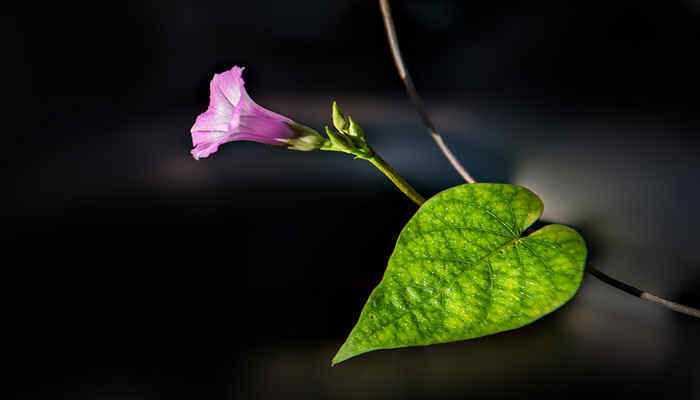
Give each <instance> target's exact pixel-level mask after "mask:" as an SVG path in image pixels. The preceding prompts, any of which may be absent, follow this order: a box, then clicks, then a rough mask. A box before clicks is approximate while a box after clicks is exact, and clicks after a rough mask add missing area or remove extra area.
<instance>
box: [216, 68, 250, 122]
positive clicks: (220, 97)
mask: <svg viewBox="0 0 700 400" xmlns="http://www.w3.org/2000/svg"><path fill="white" fill-rule="evenodd" d="M243 69H244V68H242V67H239V66H235V67H233V68H231V69H230V70H228V71H226V72H223V73H220V74H215V75H214V78H212V80H211V83H210V84H209V91H210V93H211V94H210V102H209V108H210V109H217V110H221V111H228V112H230V111H232V110H233V109H235V108H238V107H239V103H240V100H241V92H242V91H243V90H245V89H244V88H243V85H244V82H243V78H242V77H241V74H242V73H243Z"/></svg>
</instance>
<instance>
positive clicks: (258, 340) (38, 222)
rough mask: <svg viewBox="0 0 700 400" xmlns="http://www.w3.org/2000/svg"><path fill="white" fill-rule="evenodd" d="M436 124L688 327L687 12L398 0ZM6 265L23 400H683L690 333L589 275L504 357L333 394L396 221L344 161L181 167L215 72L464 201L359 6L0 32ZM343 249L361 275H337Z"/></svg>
mask: <svg viewBox="0 0 700 400" xmlns="http://www.w3.org/2000/svg"><path fill="white" fill-rule="evenodd" d="M392 6H393V9H394V14H395V20H396V23H397V30H398V34H399V38H400V40H401V43H402V49H403V52H404V56H405V58H406V60H407V63H408V66H409V68H410V69H411V71H412V72H413V75H414V80H415V82H416V86H417V87H418V88H419V90H420V91H421V92H422V94H423V95H424V97H425V98H426V102H427V104H428V107H429V110H430V112H431V113H432V114H433V117H434V119H435V122H436V125H437V126H438V128H439V129H440V130H441V131H442V132H443V134H444V136H445V138H446V140H447V142H448V143H450V145H451V146H452V148H453V150H454V151H455V153H456V154H458V155H459V157H460V158H461V160H462V161H463V162H464V164H465V165H466V167H467V168H468V169H469V170H470V172H472V174H473V175H474V176H475V177H476V178H477V180H479V181H491V182H511V183H516V184H521V185H525V186H527V187H530V188H532V189H533V190H534V191H536V192H537V193H538V194H539V195H540V196H541V197H542V198H543V200H544V202H545V209H546V210H545V218H546V219H548V220H550V221H555V222H561V223H566V224H570V225H572V226H575V227H577V228H578V229H580V230H581V232H582V233H583V234H584V236H585V237H586V238H587V240H588V242H589V247H590V248H591V251H592V254H593V260H594V262H596V264H597V266H598V268H599V269H601V270H603V271H605V272H607V273H609V274H610V275H613V276H615V277H617V278H619V279H622V280H625V281H627V282H629V283H631V284H634V285H636V286H639V287H641V288H644V289H647V290H650V291H653V292H655V293H657V294H658V295H661V296H665V297H668V298H671V299H678V300H682V301H683V302H685V303H687V304H690V305H694V306H696V307H697V306H700V293H699V291H698V287H699V286H698V285H699V282H700V281H699V279H700V276H699V271H700V254H699V253H698V251H697V243H696V230H695V229H694V228H695V227H697V226H699V225H700V217H699V216H698V214H697V212H696V207H697V204H700V190H699V188H698V176H700V156H699V155H700V153H699V152H698V150H700V146H699V144H700V135H699V134H700V129H699V128H700V118H699V117H698V115H699V114H698V110H699V107H698V106H700V101H699V100H698V99H699V96H698V93H700V79H699V78H698V71H700V60H699V58H698V57H697V52H698V43H700V41H699V39H700V4H699V3H698V2H697V1H691V0H687V1H668V2H639V1H620V2H612V3H611V2H607V3H600V4H598V3H595V2H554V1H551V2H537V3H535V4H532V3H527V4H523V5H518V6H510V5H503V4H498V3H494V2H480V3H478V4H477V3H474V2H457V1H440V2H433V1H418V0H406V1H398V0H397V1H394V2H393V4H392ZM8 7H9V8H7V9H6V14H5V15H3V16H2V19H1V20H0V22H1V23H0V29H1V30H2V36H3V37H4V38H5V42H6V45H5V51H4V52H5V57H4V59H5V62H4V63H3V67H4V69H6V74H5V76H6V80H7V82H6V83H5V84H4V89H5V90H4V93H5V99H6V100H9V102H10V103H11V104H10V105H9V106H6V108H5V129H4V134H5V137H7V138H9V140H7V141H6V142H5V143H6V149H5V151H4V157H3V160H4V161H3V164H4V165H5V167H6V168H3V170H4V171H5V173H6V174H7V176H6V179H5V186H6V187H7V188H8V189H7V190H6V191H5V192H4V196H3V200H2V201H3V204H4V207H3V215H2V221H3V225H4V229H2V231H1V232H2V233H1V234H0V239H2V248H3V254H4V255H5V258H6V260H7V261H6V262H5V263H4V270H5V271H6V273H5V278H4V279H3V283H4V287H5V290H4V294H5V298H6V300H5V301H6V305H7V307H6V309H7V311H8V313H7V317H6V318H5V323H4V324H3V325H4V327H5V329H4V330H5V331H6V332H8V333H9V339H8V340H7V341H6V343H7V347H8V348H9V354H10V357H9V358H7V365H8V367H9V369H10V370H11V371H12V372H11V376H10V380H11V381H12V382H13V384H14V386H16V390H15V393H16V394H17V396H16V397H17V398H18V399H35V398H47V399H56V398H66V399H110V400H111V399H161V398H162V399H180V398H181V399H193V398H199V399H253V398H255V399H280V398H296V397H298V398H305V399H308V398H311V399H326V398H329V399H331V398H332V399H336V398H337V399H340V398H426V399H435V398H525V397H528V398H530V397H535V396H542V397H543V398H555V397H557V398H561V397H562V396H563V397H565V398H590V397H592V396H596V397H602V398H637V399H643V398H649V399H652V398H653V399H657V398H679V399H680V398H700V362H699V361H698V360H700V357H698V354H700V351H699V350H700V348H699V346H698V343H697V342H698V340H697V339H698V337H700V329H698V328H699V327H700V326H699V323H698V322H697V321H696V320H691V319H690V318H688V317H685V316H682V315H676V314H674V313H671V312H669V311H667V310H664V309H662V308H660V307H657V306H655V305H652V304H649V303H645V302H642V301H640V300H638V299H635V298H633V297H631V296H628V295H626V294H624V293H621V292H619V291H616V290H614V289H612V288H610V287H607V286H605V285H604V284H602V283H600V282H599V281H597V280H595V279H593V278H591V277H586V278H585V279H584V283H583V287H582V289H581V291H580V292H579V294H578V295H577V296H576V297H575V298H574V299H573V300H572V301H571V302H570V303H569V304H567V305H566V306H565V307H563V308H562V309H561V310H558V311H557V312H555V313H553V314H551V315H549V316H547V317H545V318H543V319H542V320H540V321H538V322H537V323H535V324H532V325H529V326H527V327H524V328H521V329H518V330H516V331H512V332H507V333H503V334H499V335H494V336H489V337H485V338H480V339H476V340H472V341H466V342H459V343H452V344H445V345H438V346H432V347H429V348H414V349H402V350H395V351H381V352H374V353H371V354H367V355H365V356H362V357H359V358H356V359H353V360H350V361H348V362H347V363H344V364H341V365H340V366H338V367H335V368H330V360H331V358H332V356H333V354H334V352H335V350H336V349H337V348H338V347H339V346H340V344H341V343H342V341H343V340H344V337H345V335H346V334H347V333H348V332H349V330H350V329H351V327H352V326H353V324H354V323H355V321H356V318H357V316H358V315H359V311H360V309H361V307H362V305H363V303H364V301H365V300H366V297H367V296H368V294H369V292H370V290H371V289H372V288H373V287H374V285H376V283H377V282H378V281H379V279H380V278H381V275H382V273H383V271H384V267H385V265H386V260H387V258H388V256H389V255H390V253H391V251H392V248H393V245H394V242H395V240H396V237H397V235H398V233H399V231H400V229H401V228H402V226H403V225H404V224H405V223H406V222H407V221H408V219H409V218H410V217H411V215H412V213H413V212H414V211H415V206H414V205H413V204H412V203H411V202H410V201H409V200H407V199H406V198H404V197H403V196H402V194H401V193H400V192H399V191H398V190H396V189H395V188H394V187H392V186H391V184H390V183H389V182H388V181H387V180H386V179H385V178H383V177H382V176H380V174H379V173H378V172H377V171H376V170H374V169H372V168H371V166H369V165H367V164H366V163H364V162H362V161H361V160H358V161H352V160H351V159H350V158H349V157H346V156H344V155H341V154H330V153H326V152H313V153H300V152H290V151H283V150H278V149H273V148H269V147H265V146H261V145H258V144H254V143H236V144H228V145H225V146H223V147H222V148H221V149H220V151H219V152H218V153H216V154H215V155H214V156H212V157H210V158H209V159H205V160H202V161H199V162H197V161H195V160H193V159H192V158H191V157H190V155H189V153H188V151H189V149H190V147H191V142H190V137H189V129H190V127H191V126H192V124H193V122H194V118H195V117H196V115H197V114H199V113H201V112H202V111H204V109H205V108H206V105H207V101H208V82H209V80H210V79H211V77H212V74H213V73H215V72H222V71H224V70H227V69H229V68H230V67H231V66H233V65H243V66H246V67H247V69H246V72H245V75H244V77H245V79H246V82H247V87H248V91H249V93H251V96H252V97H253V98H254V99H255V100H256V101H257V102H258V103H260V104H262V105H264V106H266V107H268V108H270V109H273V110H275V111H278V112H280V113H283V114H285V115H288V116H290V117H292V118H294V119H295V120H298V121H300V122H303V123H305V124H307V125H309V126H313V127H317V128H320V127H322V125H324V124H326V123H328V122H327V121H328V119H329V116H330V104H331V101H332V100H338V101H339V102H340V104H341V105H342V106H343V108H344V110H345V111H346V112H348V113H349V114H351V115H352V116H353V117H354V118H355V119H356V120H357V121H359V122H360V123H362V124H363V126H364V127H365V130H366V131H367V133H368V135H369V138H370V141H371V143H372V144H373V146H374V147H375V148H376V149H377V150H378V151H379V152H380V153H381V154H382V155H383V156H384V158H386V159H387V160H388V161H389V162H390V163H392V164H393V165H394V167H396V169H398V170H399V171H400V172H401V173H402V174H403V175H404V177H405V178H406V179H407V180H408V181H410V182H411V183H413V184H414V185H415V187H416V188H417V189H418V191H419V192H421V193H423V194H424V195H426V196H430V195H433V194H435V193H437V192H438V191H440V190H443V189H445V188H447V187H450V186H454V185H457V184H460V183H461V181H460V179H459V176H458V175H457V174H456V173H455V172H453V171H452V170H451V169H450V166H449V164H448V163H447V162H446V161H445V160H444V159H443V158H442V157H441V155H440V153H439V151H438V150H437V148H436V147H435V146H434V144H433V143H432V141H431V139H430V138H429V137H428V135H427V134H426V133H425V130H424V128H423V127H422V126H421V124H420V121H419V119H418V116H417V115H416V114H415V112H414V110H413V109H412V108H411V106H410V104H409V103H408V100H407V98H406V97H405V94H404V92H403V87H402V85H401V82H400V81H399V79H398V77H397V74H396V71H395V67H394V65H393V63H392V60H391V58H390V56H389V52H388V45H387V43H386V39H385V37H384V31H383V27H382V23H381V18H380V14H379V9H378V5H377V4H376V2H374V1H368V2H359V1H358V2H352V1H304V2H287V1H280V2H258V3H254V2H238V1H225V2H208V3H202V2H195V1H169V2H158V1H149V2H106V3H104V2H84V1H78V2H71V3H70V4H66V3H55V4H53V5H41V6H40V5H37V4H30V3H27V4H23V5H13V6H8ZM348 248H352V249H354V251H348V250H347V249H348Z"/></svg>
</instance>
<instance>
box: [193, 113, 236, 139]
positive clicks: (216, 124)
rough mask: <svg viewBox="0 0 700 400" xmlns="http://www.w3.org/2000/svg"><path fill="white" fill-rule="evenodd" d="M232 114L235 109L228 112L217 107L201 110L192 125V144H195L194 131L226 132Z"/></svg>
mask: <svg viewBox="0 0 700 400" xmlns="http://www.w3.org/2000/svg"><path fill="white" fill-rule="evenodd" d="M233 114H237V113H235V110H233V109H232V110H231V111H230V113H229V112H224V111H221V110H219V109H215V108H210V109H208V110H207V111H205V112H203V113H202V114H200V115H199V116H198V117H197V120H196V121H195V122H194V125H192V129H190V132H192V134H193V136H192V144H193V145H197V143H196V142H195V139H194V132H196V131H222V132H228V131H229V127H230V125H231V120H232V119H233Z"/></svg>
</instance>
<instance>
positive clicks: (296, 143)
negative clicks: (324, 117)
mask: <svg viewBox="0 0 700 400" xmlns="http://www.w3.org/2000/svg"><path fill="white" fill-rule="evenodd" d="M287 126H288V127H289V128H290V129H291V130H293V131H294V133H296V134H297V136H296V137H294V138H291V139H286V140H284V143H285V144H286V146H287V148H288V149H291V150H301V151H311V150H319V149H321V148H323V147H324V145H325V142H328V139H326V138H324V137H323V136H321V134H319V133H318V132H316V131H315V130H313V129H311V128H309V127H308V126H304V125H301V124H297V123H287Z"/></svg>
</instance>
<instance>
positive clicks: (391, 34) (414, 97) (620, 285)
mask: <svg viewBox="0 0 700 400" xmlns="http://www.w3.org/2000/svg"><path fill="white" fill-rule="evenodd" d="M379 6H380V7H381V9H382V16H383V17H384V27H385V28H386V35H387V37H388V38H389V46H391V54H392V56H393V57H394V63H395V64H396V69H398V70H399V76H400V77H401V80H402V81H403V83H404V85H405V86H406V92H408V96H409V97H410V98H411V101H412V102H413V105H414V106H415V107H416V110H417V111H418V114H419V115H420V117H421V119H422V120H423V123H424V124H425V126H426V127H427V128H428V133H430V135H431V136H432V137H433V139H434V140H435V143H437V145H438V147H439V148H440V150H442V153H443V154H444V155H445V157H446V158H447V160H448V161H449V162H450V164H452V167H453V168H454V169H455V170H456V171H457V173H459V174H460V175H461V176H462V178H464V180H465V181H467V182H468V183H476V181H475V180H474V178H472V177H471V175H469V173H468V172H467V170H466V169H464V167H463V166H462V164H460V162H459V160H457V157H455V155H454V154H452V152H451V151H450V149H449V147H447V144H445V142H444V141H443V140H442V136H440V134H439V133H438V132H437V129H435V125H433V121H432V120H431V119H430V116H429V115H428V112H427V111H426V109H425V104H424V103H423V99H421V97H420V96H419V95H418V92H417V91H416V87H415V86H414V85H413V80H412V79H411V75H410V74H409V73H408V70H407V69H406V66H405V65H404V63H403V58H402V57H401V51H400V50H399V41H398V39H397V37H396V29H395V28H394V21H393V20H392V18H391V9H390V8H389V0H379ZM588 272H590V273H591V275H593V276H595V277H596V278H598V279H600V280H601V281H602V282H605V283H607V284H608V285H610V286H612V287H614V288H617V289H620V290H622V291H623V292H625V293H629V294H631V295H633V296H636V297H639V298H640V299H644V300H647V301H651V302H654V303H657V304H660V305H662V306H664V307H666V308H668V309H670V310H673V311H676V312H679V313H683V314H687V315H690V316H692V317H696V318H700V310H697V309H695V308H692V307H688V306H686V305H683V304H678V303H675V302H673V301H670V300H666V299H664V298H661V297H658V296H656V295H654V294H651V293H649V292H646V291H643V290H640V289H637V288H635V287H634V286H631V285H628V284H626V283H624V282H621V281H618V280H617V279H614V278H612V277H611V276H609V275H606V274H604V273H603V272H601V271H600V270H598V269H596V268H594V267H592V266H590V265H589V266H588Z"/></svg>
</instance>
